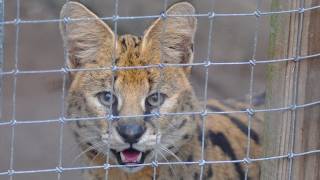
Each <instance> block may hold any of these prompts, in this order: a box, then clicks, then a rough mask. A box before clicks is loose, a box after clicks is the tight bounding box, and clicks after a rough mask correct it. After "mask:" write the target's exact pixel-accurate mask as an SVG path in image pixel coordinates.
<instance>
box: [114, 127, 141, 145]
mask: <svg viewBox="0 0 320 180" xmlns="http://www.w3.org/2000/svg"><path fill="white" fill-rule="evenodd" d="M145 130H146V128H145V127H144V126H142V125H139V124H125V125H119V126H118V127H117V131H118V133H119V135H120V136H121V137H122V138H123V140H124V141H125V142H127V143H130V144H133V143H137V142H138V141H139V139H140V137H141V136H142V135H143V133H144V132H145Z"/></svg>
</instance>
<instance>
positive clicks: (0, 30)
mask: <svg viewBox="0 0 320 180" xmlns="http://www.w3.org/2000/svg"><path fill="white" fill-rule="evenodd" d="M3 21H4V0H0V22H3ZM3 52H4V25H3V24H1V25H0V73H1V72H3V66H4V64H3V56H4V55H3ZM2 92H3V87H2V75H0V118H2V104H3V97H2V96H3V93H2Z"/></svg>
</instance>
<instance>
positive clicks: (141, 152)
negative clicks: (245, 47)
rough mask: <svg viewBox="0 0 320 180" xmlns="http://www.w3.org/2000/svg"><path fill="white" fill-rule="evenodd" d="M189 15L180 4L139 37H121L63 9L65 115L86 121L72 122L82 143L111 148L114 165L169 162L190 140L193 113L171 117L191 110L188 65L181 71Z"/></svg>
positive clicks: (74, 6)
mask: <svg viewBox="0 0 320 180" xmlns="http://www.w3.org/2000/svg"><path fill="white" fill-rule="evenodd" d="M192 14H194V8H193V6H192V5H191V4H189V3H186V2H182V3H177V4H175V5H173V6H171V7H170V8H169V9H168V10H167V12H166V13H164V16H162V17H159V18H158V19H157V20H156V21H155V22H154V23H153V24H152V25H151V26H150V27H149V28H148V29H147V30H146V31H145V33H144V36H143V37H142V38H140V37H139V38H138V37H136V36H132V35H124V36H120V37H118V36H117V35H116V34H114V32H113V31H112V30H111V28H110V27H109V26H108V25H107V24H105V23H104V22H103V21H102V20H100V19H99V18H98V17H97V16H96V15H95V14H93V13H92V12H91V11H89V10H88V9H87V8H86V7H84V6H83V5H81V4H79V3H76V2H69V3H67V4H65V6H64V7H63V9H62V10H61V18H64V19H66V20H67V21H65V22H62V23H61V24H60V29H61V34H62V37H63V40H64V45H65V49H66V52H67V55H68V56H67V66H68V68H70V69H73V70H72V71H71V72H70V79H71V84H70V88H69V92H68V102H67V104H68V110H67V112H68V117H71V118H85V117H90V120H81V121H76V122H75V123H74V127H75V128H74V129H75V132H76V133H77V136H78V138H79V139H80V140H81V139H82V140H83V139H86V138H87V140H86V141H85V144H87V145H88V144H89V146H92V147H93V148H94V149H95V150H96V152H98V153H102V154H105V155H106V154H107V149H108V147H110V155H111V156H110V160H111V161H112V162H114V163H117V164H124V165H128V164H131V165H135V164H141V163H150V162H152V161H153V159H154V156H155V154H156V153H158V154H159V155H158V159H159V160H161V159H162V160H164V159H167V158H168V157H169V156H171V157H172V156H173V153H175V152H177V151H179V147H181V145H183V144H184V143H186V142H187V141H189V140H190V139H191V137H192V133H193V131H194V129H195V126H196V125H195V124H196V122H195V120H194V116H192V115H188V114H181V115H172V113H184V112H193V111H195V109H196V99H195V96H194V92H193V90H192V87H191V85H190V83H189V81H188V77H187V76H188V74H189V73H190V68H191V67H190V66H182V64H188V63H192V61H193V42H194V34H195V31H196V24H197V20H196V18H195V17H192V16H191V15H192ZM70 19H71V20H70ZM161 64H164V66H161ZM168 64H171V65H168ZM146 66H149V67H148V68H147V67H146ZM134 67H135V68H134ZM75 69H80V70H75ZM159 113H160V115H159ZM111 115H112V116H111ZM106 116H107V117H109V119H108V118H103V117H106ZM92 117H99V118H97V119H96V120H95V119H94V118H93V119H92ZM173 157H174V156H173ZM177 161H178V160H177ZM124 169H125V170H127V171H128V172H134V171H137V170H139V169H141V168H139V167H124Z"/></svg>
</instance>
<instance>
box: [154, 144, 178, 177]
mask: <svg viewBox="0 0 320 180" xmlns="http://www.w3.org/2000/svg"><path fill="white" fill-rule="evenodd" d="M160 150H162V149H158V150H157V153H158V154H160V155H161V157H163V159H164V160H165V161H167V162H168V163H169V160H168V159H167V158H166V156H165V155H164V154H163V153H162V152H161V151H160ZM169 168H170V169H171V171H172V173H173V174H174V176H175V177H178V176H177V174H176V171H175V170H174V168H173V167H172V165H171V164H169Z"/></svg>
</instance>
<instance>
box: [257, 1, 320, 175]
mask: <svg viewBox="0 0 320 180" xmlns="http://www.w3.org/2000/svg"><path fill="white" fill-rule="evenodd" d="M315 5H320V0H291V1H288V0H273V1H272V10H274V11H276V10H279V9H281V10H287V9H299V8H300V13H297V12H295V13H288V14H278V15H273V16H272V17H271V28H272V29H271V34H270V49H269V54H270V58H272V59H283V58H291V57H301V56H302V57H303V56H306V55H311V54H317V53H320V9H319V8H318V9H313V10H308V11H304V9H303V8H301V7H312V6H315ZM319 100H320V56H317V57H314V58H308V59H300V60H299V58H298V59H297V61H286V62H279V63H274V64H270V65H269V66H268V83H267V107H268V108H277V107H290V106H292V105H301V104H305V103H310V102H315V101H319ZM264 123H265V126H264V156H266V157H267V156H279V155H287V154H289V153H290V152H291V150H292V151H293V153H301V152H306V151H310V150H320V104H316V105H314V106H308V107H305V108H295V107H294V106H292V110H287V111H278V112H268V113H266V114H265V122H264ZM289 178H291V179H294V180H319V179H320V153H314V154H309V155H305V156H294V157H293V158H291V160H290V158H282V159H277V160H268V161H264V162H263V163H262V174H261V179H263V180H269V179H276V180H287V179H289Z"/></svg>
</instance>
